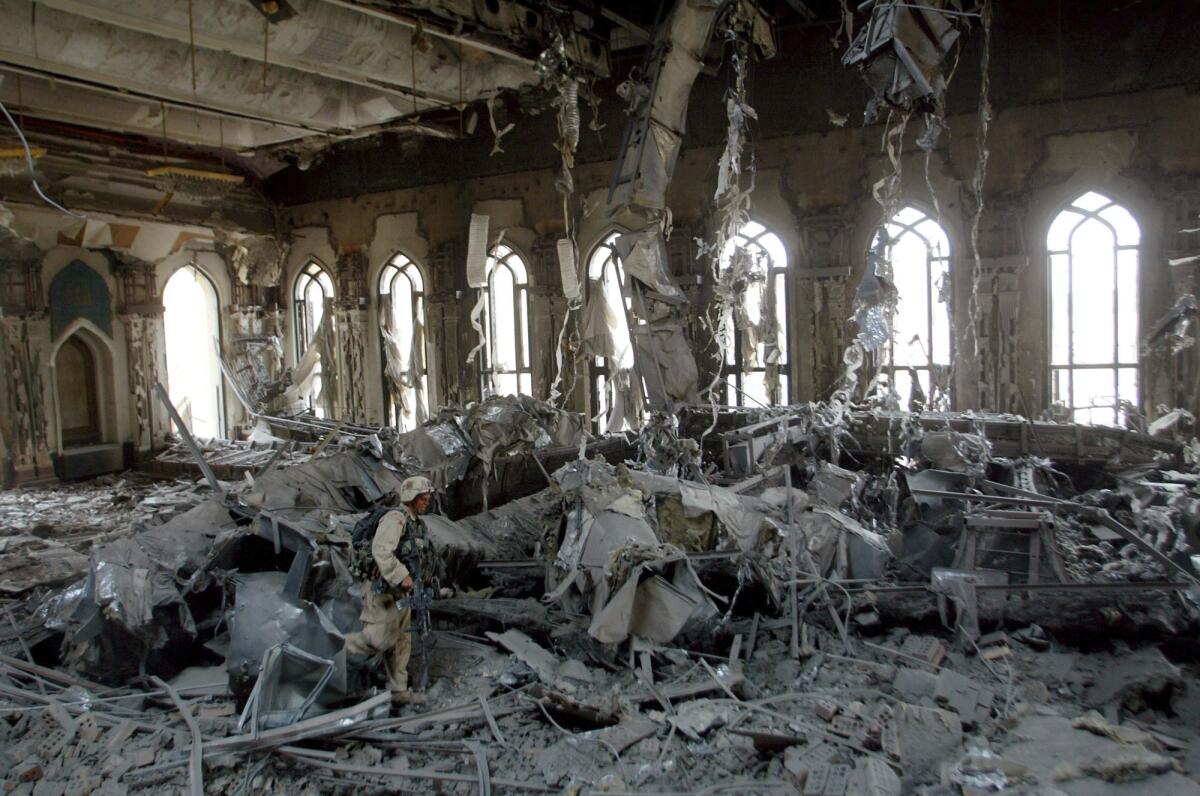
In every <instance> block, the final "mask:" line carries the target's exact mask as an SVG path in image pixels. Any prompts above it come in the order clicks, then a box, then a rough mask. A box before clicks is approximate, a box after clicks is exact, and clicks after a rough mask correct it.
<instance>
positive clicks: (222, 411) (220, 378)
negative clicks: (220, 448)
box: [163, 262, 229, 436]
mask: <svg viewBox="0 0 1200 796" xmlns="http://www.w3.org/2000/svg"><path fill="white" fill-rule="evenodd" d="M185 268H190V269H192V270H193V271H195V272H196V273H197V274H199V275H200V276H202V277H204V281H205V282H207V283H208V286H209V287H210V288H211V289H212V297H213V303H214V305H215V306H214V310H215V312H214V315H215V316H216V319H217V340H218V342H220V343H221V345H222V347H223V346H224V345H225V319H224V318H222V317H221V291H220V290H218V289H217V282H216V280H215V279H213V278H212V277H211V276H209V275H208V273H207V272H206V271H205V270H204V269H203V268H201V267H200V266H199V265H197V264H196V263H195V262H189V263H184V264H183V265H181V266H180V267H179V268H176V269H175V271H174V272H172V273H171V275H170V276H169V277H167V280H166V281H165V282H163V292H164V294H165V292H166V287H167V285H169V284H170V283H171V280H172V279H174V278H175V276H176V275H178V274H179V272H180V271H182V270H184V269H185ZM163 313H164V320H163V324H164V325H163V359H164V361H165V360H166V356H167V354H166V315H165V314H166V307H165V305H164V307H163ZM166 364H167V372H168V375H169V373H170V369H171V363H170V362H167V363H166ZM216 376H217V383H216V390H217V426H218V427H219V428H220V430H221V435H222V436H224V435H226V434H227V433H228V432H229V426H228V416H227V411H228V407H227V406H226V404H225V377H224V374H223V373H222V371H221V362H220V358H219V357H218V360H217V374H216ZM170 386H171V385H170V379H169V378H168V381H167V389H168V390H170Z"/></svg>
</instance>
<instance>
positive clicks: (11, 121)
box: [0, 83, 87, 218]
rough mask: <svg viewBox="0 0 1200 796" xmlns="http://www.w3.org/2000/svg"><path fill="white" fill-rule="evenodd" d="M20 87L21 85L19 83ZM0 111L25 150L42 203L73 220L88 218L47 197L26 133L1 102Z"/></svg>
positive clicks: (35, 189)
mask: <svg viewBox="0 0 1200 796" xmlns="http://www.w3.org/2000/svg"><path fill="white" fill-rule="evenodd" d="M18 85H20V84H19V83H18ZM0 111H4V118H5V119H7V120H8V123H9V124H10V125H12V129H13V130H15V131H16V133H17V138H19V139H20V140H21V146H22V147H23V148H24V149H25V166H26V168H28V169H29V181H30V183H31V184H32V185H33V190H34V193H36V194H37V195H38V196H40V197H42V201H44V202H45V203H46V204H48V205H50V206H51V207H54V208H57V209H59V210H61V211H63V212H64V213H66V214H67V215H69V216H71V217H72V218H87V216H85V215H83V214H82V213H76V212H74V211H72V210H68V209H67V208H65V207H63V206H62V205H60V204H59V203H58V202H56V201H54V200H53V199H51V198H50V197H49V196H46V193H45V192H44V191H43V190H42V186H41V185H39V184H38V179H37V170H36V169H35V167H34V163H33V152H32V151H30V149H29V142H28V141H26V140H25V133H23V132H21V127H20V126H19V125H18V124H17V120H16V119H14V118H13V117H12V114H11V113H9V112H8V108H7V107H5V105H4V103H3V102H0Z"/></svg>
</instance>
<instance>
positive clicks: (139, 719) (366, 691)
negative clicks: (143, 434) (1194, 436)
mask: <svg viewBox="0 0 1200 796" xmlns="http://www.w3.org/2000/svg"><path fill="white" fill-rule="evenodd" d="M714 420H715V424H714ZM710 428H711V429H712V430H711V431H708V429H710ZM705 432H708V433H705ZM1171 433H1175V432H1172V431H1170V430H1168V432H1167V433H1165V434H1159V435H1150V434H1148V433H1143V432H1137V431H1126V430H1120V429H1107V428H1104V429H1102V428H1094V427H1082V426H1074V425H1067V424H1057V423H1052V422H1040V421H1039V422H1029V421H1026V420H1023V419H1021V418H1016V417H1012V416H999V415H962V414H936V413H925V414H910V413H906V412H900V411H898V410H894V409H883V408H874V409H872V408H854V409H850V408H847V407H842V406H838V405H830V404H813V405H808V406H800V407H791V408H789V409H786V410H785V409H782V408H780V409H772V410H760V411H745V410H739V411H733V410H721V411H720V412H719V413H718V415H717V416H716V417H715V418H714V416H713V413H712V411H711V409H710V408H708V407H698V408H695V409H686V410H683V411H681V412H679V413H678V415H677V416H676V417H674V418H668V417H665V416H660V417H657V418H656V419H655V422H654V423H653V424H652V427H651V428H650V430H649V431H648V432H645V433H643V434H642V435H641V437H640V438H639V440H637V441H633V442H631V441H630V440H628V439H627V438H626V437H624V436H617V437H613V438H610V439H611V440H612V441H613V442H614V444H615V443H617V442H619V443H620V444H621V445H626V446H629V445H636V446H638V447H633V448H631V449H629V453H628V455H624V456H621V457H617V456H613V455H612V451H613V450H615V448H604V447H602V446H604V445H605V444H606V442H607V440H591V439H589V438H588V437H587V435H585V434H584V433H583V431H582V423H581V422H580V420H579V418H577V417H575V416H573V415H569V414H567V413H562V412H558V411H557V410H552V408H549V407H547V405H545V404H541V403H539V402H535V401H532V400H531V399H524V398H519V399H512V398H509V399H493V400H491V401H489V402H485V403H484V404H481V405H478V406H474V407H472V408H470V409H469V410H467V411H465V412H459V411H447V412H443V413H442V414H441V415H439V416H438V417H435V418H433V419H431V420H429V421H428V422H427V423H426V424H425V425H424V426H422V427H421V428H419V429H418V430H416V431H413V432H409V433H408V434H406V435H401V436H400V437H398V438H395V439H391V438H389V437H388V435H387V434H379V435H373V434H365V435H362V434H357V433H356V434H354V435H350V436H348V437H347V438H345V439H340V440H333V441H331V442H330V443H329V444H328V445H325V446H318V448H319V449H310V451H309V452H308V454H307V455H306V456H305V457H304V458H302V459H297V460H295V461H292V462H290V463H289V464H288V466H286V467H274V468H265V469H260V470H259V471H258V473H257V474H255V473H254V472H249V471H247V474H245V475H244V476H243V477H242V478H241V479H240V480H237V481H217V482H216V483H217V485H218V486H219V489H212V488H210V487H209V485H208V484H205V485H204V486H203V487H201V486H198V485H196V484H187V485H185V484H183V483H172V484H166V485H159V486H153V485H149V484H143V483H141V482H134V481H132V480H130V481H128V482H127V483H129V484H134V483H137V484H138V486H137V490H139V491H137V493H136V494H137V496H138V497H139V498H140V499H141V502H140V504H138V505H136V506H135V505H132V504H133V501H132V499H131V500H130V501H128V502H129V503H130V505H128V506H125V507H123V508H122V509H120V510H121V511H123V512H125V513H124V514H118V513H117V511H116V510H115V509H111V508H106V509H105V513H101V512H100V511H99V505H98V504H99V502H100V495H101V494H104V495H111V494H112V492H113V487H114V485H115V484H114V483H106V484H93V485H91V486H87V487H71V488H69V489H67V488H64V489H63V490H61V491H62V492H63V494H58V493H57V492H46V491H43V492H40V493H39V492H33V491H30V492H27V493H14V495H15V496H13V497H8V498H6V502H5V503H4V506H6V507H8V506H19V505H27V506H29V507H32V506H36V505H37V502H38V501H43V502H47V503H53V504H54V509H55V510H56V511H57V510H62V511H63V512H64V513H67V514H74V512H72V511H71V506H72V505H74V504H69V503H65V501H67V500H70V499H72V497H81V496H88V495H92V496H91V497H86V500H92V501H96V502H97V511H96V512H95V513H96V518H95V520H94V521H95V523H96V525H95V533H94V536H93V537H91V538H89V541H88V544H87V545H86V546H82V547H79V548H78V549H76V548H75V547H74V543H73V542H65V543H64V542H61V541H59V540H61V538H62V537H61V536H60V535H59V533H60V529H66V530H64V531H63V532H65V533H67V534H68V536H69V535H70V534H72V533H75V531H73V530H70V529H72V528H73V527H74V526H72V525H70V524H69V523H68V522H67V521H66V520H65V518H64V519H60V520H56V521H55V524H57V525H58V527H57V528H51V529H49V531H48V532H47V533H46V534H45V536H46V537H47V540H48V541H55V542H56V543H59V544H65V545H66V548H67V549H68V550H71V551H72V552H74V553H75V555H76V556H78V558H79V559H81V560H82V563H80V562H79V561H76V562H75V564H76V566H75V567H74V568H73V569H71V570H69V571H68V570H61V571H57V572H56V573H53V574H51V573H49V572H47V573H45V578H44V582H42V583H40V584H39V585H40V586H41V588H39V589H38V590H36V591H31V592H28V593H26V590H22V591H14V592H11V596H12V597H14V598H15V597H20V599H19V600H15V599H14V600H11V601H10V602H9V603H7V604H6V605H5V606H4V607H5V611H6V612H7V615H6V617H5V618H6V619H9V621H10V624H11V625H12V627H13V629H14V632H13V633H11V634H9V635H8V636H4V637H2V638H0V641H3V642H4V647H3V651H2V654H0V675H2V676H0V753H2V754H4V755H5V756H6V758H7V762H8V773H7V774H6V775H5V780H4V787H5V789H6V791H8V792H15V793H51V792H53V793H106V794H107V793H114V794H115V793H130V792H137V791H140V790H146V789H153V790H159V789H166V790H169V791H171V792H178V791H182V790H188V792H190V793H202V792H210V793H217V792H221V793H226V792H229V793H266V792H280V791H283V790H285V789H286V790H287V791H289V792H293V793H318V792H328V791H330V790H337V789H346V790H347V791H349V790H352V789H357V788H361V787H364V786H365V787H373V788H381V789H387V790H405V789H411V790H421V791H428V790H432V789H437V790H438V791H439V792H449V793H473V792H476V791H478V792H480V793H492V792H543V793H592V792H596V793H599V792H605V793H634V792H637V793H641V792H646V793H663V792H671V793H720V792H730V793H802V794H828V795H829V796H842V795H843V794H854V795H855V796H857V795H859V794H862V795H867V794H869V795H870V796H887V795H888V794H895V795H896V796H899V794H907V793H927V794H979V793H990V792H1008V793H1067V794H1092V793H1106V794H1107V793H1113V794H1118V793H1131V794H1132V793H1171V794H1192V793H1200V734H1198V733H1197V729H1196V727H1195V722H1194V716H1195V712H1194V711H1195V710H1196V709H1197V708H1200V681H1197V678H1196V676H1195V675H1196V671H1195V669H1194V663H1192V662H1191V661H1193V660H1194V651H1195V650H1194V648H1195V641H1194V639H1195V637H1196V632H1197V627H1198V623H1197V618H1198V615H1197V598H1198V597H1200V582H1198V581H1197V575H1196V572H1197V569H1196V563H1197V562H1196V551H1197V531H1198V524H1200V519H1198V518H1200V473H1198V472H1197V468H1196V465H1195V461H1194V460H1193V459H1192V458H1191V454H1190V451H1191V450H1192V449H1193V448H1192V444H1191V441H1190V440H1186V439H1175V438H1173V437H1172V436H1170V434H1171ZM551 452H557V453H556V454H555V455H558V456H560V457H562V458H561V460H559V461H557V462H556V461H553V460H552V459H551V457H550V456H549V454H550V453H551ZM614 459H615V461H614ZM501 460H506V461H508V462H509V463H510V465H511V466H512V467H514V468H519V467H524V464H525V463H530V466H531V468H532V470H531V472H533V473H536V474H537V478H532V477H531V478H529V479H526V480H525V481H523V482H521V483H520V484H513V485H512V488H511V489H509V488H508V487H507V486H506V485H502V486H501V487H500V488H499V490H498V491H497V490H496V489H489V490H488V491H487V492H486V493H485V494H486V496H487V497H488V499H489V505H486V506H485V507H484V508H483V510H482V511H477V512H471V513H465V512H463V511H462V505H461V504H457V503H455V502H454V497H453V495H454V489H455V485H456V484H459V485H461V484H463V483H465V482H466V480H465V479H469V474H470V473H480V472H481V473H483V474H484V476H483V477H484V480H483V482H484V483H485V484H487V483H491V482H492V481H493V480H495V478H496V473H498V472H499V471H500V467H499V465H498V462H500V461H501ZM414 473H421V474H424V475H427V476H429V477H431V478H434V479H436V480H437V482H438V483H439V484H440V485H441V486H442V487H443V488H444V492H443V494H442V496H441V501H442V509H443V511H442V513H441V514H432V515H428V516H427V517H426V518H425V519H426V524H427V527H428V534H429V538H430V540H431V542H432V544H433V547H434V549H435V550H436V551H437V553H438V558H439V559H440V561H439V576H440V585H441V586H442V587H445V588H446V589H449V590H452V592H447V593H449V594H450V596H445V593H443V596H442V597H441V598H440V599H437V600H436V601H435V602H434V603H433V606H432V608H431V610H430V616H431V619H432V632H430V633H429V634H428V635H421V636H420V638H418V639H414V647H415V648H416V651H415V652H414V655H413V661H412V663H411V667H412V668H413V670H414V671H415V670H416V669H417V668H421V669H423V670H424V671H425V672H426V673H427V675H428V687H427V689H426V691H425V694H424V697H425V699H424V702H423V703H422V704H409V705H405V706H403V707H398V708H391V709H390V710H389V708H390V705H389V701H390V700H389V697H388V694H387V693H386V691H383V692H381V691H380V688H381V686H382V683H383V680H382V673H381V672H380V667H379V666H377V665H376V661H374V660H373V659H370V658H362V657H361V656H349V655H347V653H346V651H345V649H344V639H345V637H346V635H347V634H349V633H351V632H353V631H355V630H356V629H357V628H358V627H359V620H358V615H359V606H360V593H359V584H357V583H356V582H355V580H354V578H353V576H352V575H351V567H350V564H351V559H352V534H353V530H354V528H355V526H356V524H357V523H358V522H359V521H360V520H361V519H362V518H363V517H364V516H367V515H368V514H369V513H370V512H372V511H373V510H375V509H376V508H378V507H380V506H387V505H390V504H391V501H392V500H393V493H394V492H395V490H396V489H397V487H398V485H399V483H400V481H401V480H402V479H403V478H404V477H405V476H407V475H410V474H414ZM492 486H493V487H494V486H495V485H494V484H492ZM132 488H133V487H130V489H132ZM93 492H94V494H93ZM498 494H503V495H506V497H505V498H504V499H502V500H496V499H495V497H496V495H498ZM109 500H110V502H111V497H110V498H109ZM168 503H169V504H170V508H169V509H168V508H167V504H168ZM87 505H89V506H90V505H91V504H90V503H89V504H87ZM180 508H184V509H185V510H182V511H181V510H180ZM49 509H50V507H49V506H47V510H49ZM5 510H11V511H12V513H14V514H16V513H20V512H17V511H16V510H15V509H5ZM26 511H29V509H26ZM34 511H36V509H34ZM160 514H161V516H159V515H160ZM464 514H465V516H464ZM456 515H457V518H455V517H456ZM6 516H8V515H6ZM44 516H55V515H50V514H46V515H44ZM118 518H119V522H120V524H121V525H122V527H121V528H120V529H117V528H115V527H113V525H112V523H115V522H117V521H118ZM25 522H28V519H26V520H25ZM14 529H15V530H14V531H10V533H14V534H15V535H14V536H10V537H5V538H6V539H16V538H22V537H23V535H31V531H32V530H33V529H32V528H26V527H25V526H14ZM32 538H38V537H37V536H32ZM71 538H73V537H71ZM84 556H86V558H84ZM47 566H48V565H47ZM30 588H32V586H31V587H30Z"/></svg>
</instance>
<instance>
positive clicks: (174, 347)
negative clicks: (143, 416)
mask: <svg viewBox="0 0 1200 796" xmlns="http://www.w3.org/2000/svg"><path fill="white" fill-rule="evenodd" d="M163 327H164V331H165V334H166V342H167V393H168V394H169V395H170V397H171V403H173V404H175V408H176V409H177V410H179V414H180V415H182V416H183V420H184V422H185V423H186V424H187V426H188V430H189V431H191V432H192V434H193V435H194V436H196V437H202V438H205V439H212V438H214V437H222V436H224V428H223V424H222V420H221V409H222V405H223V401H222V400H221V369H220V364H219V363H218V361H217V341H218V340H219V339H220V337H221V321H220V300H219V299H218V298H217V289H216V288H215V287H214V286H213V283H212V281H211V280H210V279H209V278H208V277H207V276H206V275H205V274H204V273H203V272H202V271H201V270H200V269H198V268H196V267H195V266H194V265H185V266H183V267H182V268H180V269H179V270H178V271H176V272H175V273H174V274H172V275H171V278H170V279H168V280H167V285H166V287H165V288H164V289H163Z"/></svg>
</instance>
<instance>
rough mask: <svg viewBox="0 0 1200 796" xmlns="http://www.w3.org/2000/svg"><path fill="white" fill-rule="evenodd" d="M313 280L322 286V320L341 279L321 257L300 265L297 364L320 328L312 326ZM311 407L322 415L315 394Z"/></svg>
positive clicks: (295, 296)
mask: <svg viewBox="0 0 1200 796" xmlns="http://www.w3.org/2000/svg"><path fill="white" fill-rule="evenodd" d="M313 283H316V284H317V285H318V286H320V288H321V295H322V305H323V306H322V307H321V312H322V315H321V321H322V323H323V322H324V320H325V315H324V313H325V311H326V308H328V309H329V310H332V309H333V307H332V304H333V301H334V300H336V298H337V282H335V281H334V278H333V274H332V272H330V270H329V269H328V268H326V267H325V264H324V263H322V262H321V261H320V260H318V259H317V258H315V257H310V258H308V260H307V261H305V263H304V265H303V266H301V267H300V270H299V272H298V273H297V274H296V278H295V279H294V280H292V318H293V323H294V326H295V329H294V333H293V337H294V340H295V344H296V359H295V362H294V363H293V364H296V365H298V364H300V359H301V357H303V356H304V352H305V351H307V350H308V347H309V346H310V345H311V344H312V339H313V337H315V336H316V334H317V330H316V329H311V330H310V329H309V328H308V313H307V309H308V299H307V298H305V295H306V294H307V293H308V288H309V286H310V285H312V284H313ZM302 285H303V286H302ZM317 367H318V368H321V369H322V370H324V367H323V365H322V364H320V363H318V364H317ZM317 378H321V376H320V371H318V376H317ZM308 408H309V411H311V412H313V413H314V414H317V415H318V416H320V415H319V413H318V407H317V405H316V400H315V398H314V396H313V394H309V396H308Z"/></svg>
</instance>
